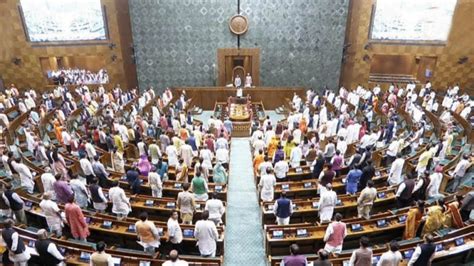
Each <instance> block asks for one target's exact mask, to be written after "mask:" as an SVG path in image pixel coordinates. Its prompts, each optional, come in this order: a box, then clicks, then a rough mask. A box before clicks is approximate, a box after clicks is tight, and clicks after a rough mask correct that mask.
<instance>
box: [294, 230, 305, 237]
mask: <svg viewBox="0 0 474 266" xmlns="http://www.w3.org/2000/svg"><path fill="white" fill-rule="evenodd" d="M307 235H308V231H307V230H306V229H297V230H296V236H307Z"/></svg>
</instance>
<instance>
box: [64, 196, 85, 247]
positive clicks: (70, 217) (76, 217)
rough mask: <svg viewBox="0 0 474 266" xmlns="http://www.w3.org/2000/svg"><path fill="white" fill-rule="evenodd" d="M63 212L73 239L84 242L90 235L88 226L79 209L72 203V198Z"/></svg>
mask: <svg viewBox="0 0 474 266" xmlns="http://www.w3.org/2000/svg"><path fill="white" fill-rule="evenodd" d="M64 212H65V213H66V221H67V223H68V224H69V228H70V229H71V234H72V236H73V237H74V239H77V240H80V241H84V242H86V241H87V240H86V238H87V237H88V236H89V235H90V233H89V225H88V224H87V223H86V219H85V218H84V214H83V213H82V210H81V208H80V207H79V205H77V204H76V203H75V202H74V197H71V198H69V202H68V203H66V206H65V207H64Z"/></svg>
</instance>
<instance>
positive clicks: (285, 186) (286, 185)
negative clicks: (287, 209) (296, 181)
mask: <svg viewBox="0 0 474 266" xmlns="http://www.w3.org/2000/svg"><path fill="white" fill-rule="evenodd" d="M281 189H283V190H289V189H290V185H289V184H282V185H281Z"/></svg>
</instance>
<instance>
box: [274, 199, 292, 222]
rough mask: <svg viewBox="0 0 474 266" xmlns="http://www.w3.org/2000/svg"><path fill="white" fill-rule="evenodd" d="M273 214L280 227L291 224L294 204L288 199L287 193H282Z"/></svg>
mask: <svg viewBox="0 0 474 266" xmlns="http://www.w3.org/2000/svg"><path fill="white" fill-rule="evenodd" d="M273 212H274V214H275V216H276V222H277V224H278V225H288V224H290V216H291V214H293V204H292V202H291V200H289V199H288V198H286V191H282V192H281V196H280V198H279V199H277V200H276V201H275V205H274V206H273Z"/></svg>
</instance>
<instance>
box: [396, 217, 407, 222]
mask: <svg viewBox="0 0 474 266" xmlns="http://www.w3.org/2000/svg"><path fill="white" fill-rule="evenodd" d="M406 220H407V216H406V215H402V216H398V221H399V222H400V223H404V222H405V221H406Z"/></svg>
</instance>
